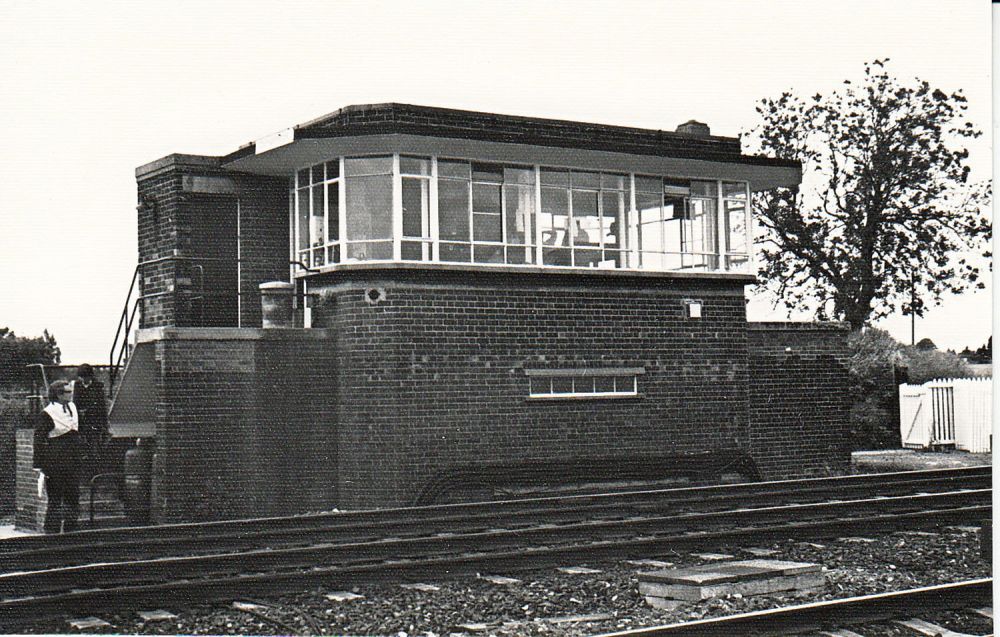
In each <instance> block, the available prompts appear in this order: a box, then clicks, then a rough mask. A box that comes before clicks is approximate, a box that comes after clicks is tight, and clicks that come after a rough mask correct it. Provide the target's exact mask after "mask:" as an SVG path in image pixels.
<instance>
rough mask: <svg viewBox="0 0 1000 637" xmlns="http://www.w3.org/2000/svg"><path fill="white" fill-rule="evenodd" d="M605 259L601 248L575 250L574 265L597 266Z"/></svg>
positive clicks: (580, 266)
mask: <svg viewBox="0 0 1000 637" xmlns="http://www.w3.org/2000/svg"><path fill="white" fill-rule="evenodd" d="M602 260H603V258H602V256H601V251H600V250H585V249H581V248H576V249H575V250H573V265H574V266H576V267H578V268H596V267H598V266H599V265H600V264H601V261H602Z"/></svg>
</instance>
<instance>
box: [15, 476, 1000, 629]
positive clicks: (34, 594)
mask: <svg viewBox="0 0 1000 637" xmlns="http://www.w3.org/2000/svg"><path fill="white" fill-rule="evenodd" d="M984 484H985V485H987V486H986V487H983V485H984ZM988 484H989V474H988V473H986V472H983V471H976V470H971V471H970V470H948V471H935V472H906V473H900V474H884V475H883V476H878V480H877V481H876V480H873V479H872V478H871V477H869V476H853V477H850V478H843V479H819V480H798V481H788V482H775V483H764V484H755V485H753V484H752V485H732V486H726V487H702V488H693V489H672V490H657V491H642V492H630V493H624V494H606V495H598V496H576V497H571V498H543V499H535V500H522V501H512V502H505V503H488V504H471V505H450V506H438V507H424V508H415V509H398V510H388V511H373V512H362V513H357V514H340V515H322V516H308V517H299V518H275V519H271V520H254V521H236V522H224V523H213V524H203V525H173V526H165V527H145V528H141V529H130V530H127V531H120V530H119V531H91V532H82V533H76V534H68V535H65V536H58V537H51V536H50V537H38V538H19V539H17V540H14V541H7V542H3V543H0V564H2V565H3V566H2V568H0V571H2V572H0V628H2V627H4V626H7V625H16V623H17V622H19V621H25V620H27V619H36V618H38V617H41V616H48V615H53V614H60V613H62V612H65V611H67V610H69V609H73V608H88V609H90V610H93V609H95V608H105V609H113V608H128V607H130V606H133V605H135V604H137V603H140V602H141V601H142V600H156V601H157V602H158V603H161V604H162V603H166V602H168V601H171V600H173V601H175V602H177V603H187V602H190V601H191V600H192V599H211V598H217V597H230V596H233V595H236V594H241V595H246V594H269V593H274V592H281V591H282V590H284V589H287V588H291V587H295V586H309V585H314V584H319V583H333V582H335V583H336V584H337V585H338V586H344V585H348V584H356V583H363V582H373V581H387V580H393V579H400V578H402V579H406V578H416V577H432V576H435V577H453V576H455V575H456V574H462V573H472V572H477V571H497V570H512V569H524V568H539V567H544V566H548V565H558V564H565V563H566V562H567V561H573V560H576V561H593V560H603V559H618V558H630V557H649V556H651V555H656V554H661V553H663V552H666V551H675V550H686V549H691V548H699V547H706V546H715V545H720V544H731V543H752V542H762V541H767V540H771V539H782V538H787V537H798V538H822V537H828V536H830V535H844V534H850V533H862V532H863V533H870V532H875V531H881V530H891V529H897V528H900V527H905V528H912V527H915V526H923V525H935V524H957V523H961V522H971V521H976V520H980V519H982V518H984V517H988V516H989V515H990V494H991V491H990V489H989V488H988ZM873 492H874V494H875V497H861V496H860V495H859V494H862V493H864V494H866V495H868V496H871V495H872V493H873ZM751 501H752V505H748V502H751ZM132 534H134V537H132V536H131V535H132Z"/></svg>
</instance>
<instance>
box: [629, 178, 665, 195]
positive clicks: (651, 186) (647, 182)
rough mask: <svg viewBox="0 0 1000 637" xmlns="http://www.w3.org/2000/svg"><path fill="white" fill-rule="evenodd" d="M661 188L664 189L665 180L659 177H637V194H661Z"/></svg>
mask: <svg viewBox="0 0 1000 637" xmlns="http://www.w3.org/2000/svg"><path fill="white" fill-rule="evenodd" d="M661 188H663V180H662V179H660V178H659V177H642V176H640V175H636V176H635V189H636V192H655V193H656V194H660V192H661V190H660V189H661Z"/></svg>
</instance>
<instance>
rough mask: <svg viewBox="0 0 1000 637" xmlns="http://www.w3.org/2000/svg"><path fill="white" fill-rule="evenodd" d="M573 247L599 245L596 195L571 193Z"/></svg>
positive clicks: (599, 233)
mask: <svg viewBox="0 0 1000 637" xmlns="http://www.w3.org/2000/svg"><path fill="white" fill-rule="evenodd" d="M573 245H575V246H599V245H601V219H600V217H598V216H597V193H596V192H592V191H588V190H583V191H581V190H574V191H573Z"/></svg>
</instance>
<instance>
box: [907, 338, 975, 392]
mask: <svg viewBox="0 0 1000 637" xmlns="http://www.w3.org/2000/svg"><path fill="white" fill-rule="evenodd" d="M903 358H904V359H905V361H906V367H907V372H908V373H909V376H910V383H912V384H914V385H921V384H923V383H926V382H927V381H930V380H934V379H936V378H968V377H970V376H973V375H974V374H973V373H972V368H970V367H969V365H968V363H966V362H965V361H963V360H962V359H961V358H960V357H959V356H958V354H955V353H954V352H942V351H941V350H937V349H929V350H923V349H920V347H919V344H918V345H917V346H916V347H906V348H904V350H903Z"/></svg>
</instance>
